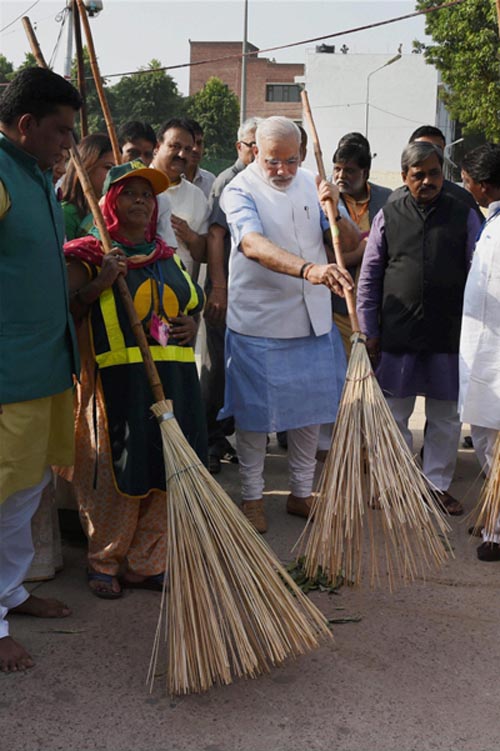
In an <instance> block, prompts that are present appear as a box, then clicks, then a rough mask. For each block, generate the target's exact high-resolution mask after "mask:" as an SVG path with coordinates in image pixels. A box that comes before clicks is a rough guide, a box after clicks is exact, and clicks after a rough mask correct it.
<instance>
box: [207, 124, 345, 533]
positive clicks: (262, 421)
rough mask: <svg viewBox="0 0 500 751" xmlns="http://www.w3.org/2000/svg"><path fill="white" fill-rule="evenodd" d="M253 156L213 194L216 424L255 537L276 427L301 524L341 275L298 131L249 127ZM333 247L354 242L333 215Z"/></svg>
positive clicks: (336, 348)
mask: <svg viewBox="0 0 500 751" xmlns="http://www.w3.org/2000/svg"><path fill="white" fill-rule="evenodd" d="M256 142H257V143H256V146H254V153H255V161H254V162H253V163H251V164H249V165H248V166H247V167H246V169H244V170H243V171H242V172H240V173H239V174H238V175H237V176H236V177H235V178H234V179H233V180H232V181H231V182H230V183H229V185H227V187H226V188H225V190H224V192H223V194H222V197H221V201H220V205H221V208H222V210H223V211H224V213H225V215H226V219H227V223H228V225H229V227H230V230H231V238H232V246H231V255H230V259H229V294H228V308H227V320H226V324H227V332H226V353H225V357H226V390H225V403H224V408H223V410H222V413H221V415H220V416H221V417H230V416H232V417H234V420H235V426H236V446H237V452H238V459H239V468H240V478H241V488H242V489H241V495H242V511H243V513H244V514H245V515H246V516H247V518H248V519H249V520H250V521H251V523H252V524H253V525H254V526H255V528H256V529H257V530H258V531H259V532H261V533H263V532H265V531H266V529H267V520H266V516H265V512H264V501H263V490H264V478H263V471H264V459H265V454H266V439H267V434H268V433H271V432H277V431H283V430H287V431H288V465H289V478H290V491H291V492H290V495H289V496H288V500H287V511H288V513H291V514H296V515H299V516H304V517H307V516H308V514H309V511H310V508H311V491H312V483H313V477H314V469H315V454H316V447H317V441H318V433H319V426H320V424H321V423H325V422H333V421H334V420H335V417H336V411H337V407H338V400H339V397H340V392H341V389H342V385H343V380H344V373H345V354H344V351H343V347H342V342H341V340H340V335H339V333H338V331H337V329H336V327H335V326H334V325H332V314H331V302H330V290H332V291H335V292H337V293H339V294H342V290H343V289H344V288H350V289H352V279H351V277H350V276H349V275H348V273H347V272H344V271H342V270H341V269H339V268H338V267H337V266H336V264H334V263H332V264H329V263H328V262H327V258H326V252H325V246H324V241H323V231H324V230H325V229H326V228H327V224H326V220H325V219H324V215H322V213H321V210H320V202H321V203H323V204H325V202H326V201H333V203H334V205H335V211H337V202H338V189H337V188H336V187H335V186H333V185H331V184H330V183H327V182H325V181H322V182H321V183H319V184H318V187H317V186H316V184H315V181H314V177H313V176H312V175H311V174H310V173H309V172H307V171H306V170H302V169H301V168H300V166H299V165H300V131H299V129H298V127H297V126H296V125H295V123H293V121H291V120H289V119H288V118H285V117H270V118H268V119H267V120H264V121H263V122H261V123H260V124H259V126H258V127H257V131H256ZM338 226H339V231H340V234H341V241H342V243H343V245H344V247H347V248H351V247H353V246H355V245H356V244H357V243H358V242H359V233H358V231H357V229H356V228H355V227H354V225H353V224H352V223H351V222H350V220H349V219H348V218H347V216H346V214H345V211H344V213H343V214H342V219H340V220H339V225H338Z"/></svg>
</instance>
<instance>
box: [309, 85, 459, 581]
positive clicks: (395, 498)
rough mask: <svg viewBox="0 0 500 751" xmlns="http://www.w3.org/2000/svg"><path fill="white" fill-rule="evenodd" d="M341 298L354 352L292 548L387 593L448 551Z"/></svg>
mask: <svg viewBox="0 0 500 751" xmlns="http://www.w3.org/2000/svg"><path fill="white" fill-rule="evenodd" d="M302 103H303V107H304V113H305V117H306V120H307V122H308V124H309V128H310V131H311V133H312V138H313V143H314V153H315V156H316V162H317V167H318V172H319V174H320V176H321V177H322V178H323V179H325V170H324V166H323V158H322V153H321V147H320V144H319V139H318V134H317V132H316V128H315V126H314V121H313V118H312V114H311V110H310V106H309V100H308V97H307V93H306V92H305V91H303V92H302ZM335 214H336V212H335V210H334V206H333V204H332V203H331V202H330V204H329V205H328V206H327V216H328V220H329V222H330V227H331V231H332V239H333V247H334V252H335V258H336V262H337V264H338V265H339V266H340V267H341V268H343V269H345V263H344V260H343V255H342V249H341V247H340V241H339V233H338V228H337V226H336V216H335ZM345 295H346V302H347V309H348V313H349V319H350V322H351V327H352V331H353V335H352V337H351V342H352V351H351V356H350V359H349V364H348V369H347V375H346V381H345V385H344V389H343V392H342V396H341V400H340V405H339V410H338V415H337V420H336V423H335V426H334V431H333V436H332V444H331V447H330V450H329V453H328V456H327V459H326V462H325V466H324V469H323V473H322V476H321V480H320V485H319V489H318V493H317V496H316V498H315V502H314V505H313V509H312V513H311V516H310V519H314V521H313V523H312V524H311V521H309V522H308V524H307V526H306V529H305V530H304V533H303V534H302V536H301V538H300V539H299V541H298V543H297V545H298V546H299V548H301V549H303V550H304V556H305V569H306V573H307V575H308V576H310V577H314V576H316V574H317V571H318V568H321V569H322V570H323V572H324V573H326V574H327V576H328V578H329V580H330V581H331V582H333V581H335V580H336V578H337V576H338V575H340V574H342V575H343V576H344V578H345V580H346V581H347V582H348V583H353V584H359V583H360V582H361V580H362V578H363V575H364V574H365V573H366V569H368V575H369V580H370V583H371V585H374V584H376V583H380V581H381V574H383V578H384V580H385V581H387V583H388V585H389V587H390V588H391V589H392V588H393V587H394V586H395V584H396V581H397V580H398V579H399V580H402V581H403V582H405V583H406V582H408V581H411V580H413V579H415V578H416V577H418V576H424V575H425V573H426V572H427V571H428V570H429V569H431V568H433V567H436V566H439V565H440V564H442V563H443V561H444V560H445V559H446V557H447V554H448V552H449V544H448V543H447V539H446V534H447V531H448V530H449V527H448V525H447V523H446V521H445V520H444V517H443V515H442V514H441V512H440V510H439V507H438V505H437V502H436V500H435V497H434V495H433V491H432V490H431V488H430V487H429V484H428V482H427V480H426V478H425V477H424V475H423V474H422V472H421V471H420V470H419V468H418V467H417V465H416V463H415V460H414V458H413V456H412V454H411V452H410V450H409V449H408V446H407V445H406V443H405V441H404V439H403V437H402V435H401V433H400V431H399V428H398V427H397V425H396V422H395V420H394V418H393V416H392V413H391V412H390V410H389V407H388V405H387V402H386V400H385V398H384V396H383V394H382V391H381V389H380V387H379V385H378V382H377V379H376V378H375V375H374V373H373V370H372V366H371V363H370V358H369V356H368V353H367V349H366V345H365V342H366V337H365V336H364V335H363V334H362V333H361V331H360V327H359V322H358V319H357V315H356V303H355V295H354V291H349V290H345ZM366 538H367V539H368V548H369V554H368V562H367V563H365V562H364V550H365V547H366ZM381 558H382V559H383V561H384V563H383V568H382V567H381V562H380V559H381Z"/></svg>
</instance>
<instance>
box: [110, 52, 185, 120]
mask: <svg viewBox="0 0 500 751" xmlns="http://www.w3.org/2000/svg"><path fill="white" fill-rule="evenodd" d="M160 67H161V62H160V61H159V60H151V62H149V63H148V65H146V66H144V67H142V68H140V69H139V70H144V71H151V70H153V71H154V72H152V73H151V72H149V73H145V74H144V75H142V76H141V75H133V76H124V77H123V78H122V79H121V80H120V81H119V82H118V83H117V84H115V85H114V86H112V87H111V88H110V92H111V94H112V99H113V115H114V117H115V119H116V122H117V123H123V122H126V121H127V120H142V121H145V122H147V123H150V124H151V125H152V126H153V128H154V130H158V129H159V127H160V126H161V125H162V124H163V123H164V122H165V121H166V120H169V119H170V118H171V117H182V115H183V114H184V112H185V101H184V98H183V97H182V96H181V94H179V92H178V90H177V84H176V83H175V81H174V79H173V78H172V76H169V75H168V74H167V73H166V72H165V71H164V70H155V68H160Z"/></svg>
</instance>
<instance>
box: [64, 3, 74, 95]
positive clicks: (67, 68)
mask: <svg viewBox="0 0 500 751" xmlns="http://www.w3.org/2000/svg"><path fill="white" fill-rule="evenodd" d="M66 13H67V14H68V33H67V36H66V56H65V58H64V70H63V76H64V78H66V79H67V80H68V81H69V80H70V78H71V58H72V57H73V21H74V17H75V8H74V7H73V1H72V0H66Z"/></svg>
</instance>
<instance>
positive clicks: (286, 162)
mask: <svg viewBox="0 0 500 751" xmlns="http://www.w3.org/2000/svg"><path fill="white" fill-rule="evenodd" d="M264 161H265V163H266V164H267V166H268V167H273V168H276V167H295V166H296V165H297V164H298V163H299V158H298V157H296V156H293V157H291V158H290V159H264Z"/></svg>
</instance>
